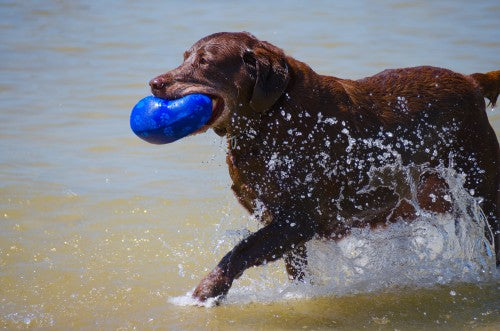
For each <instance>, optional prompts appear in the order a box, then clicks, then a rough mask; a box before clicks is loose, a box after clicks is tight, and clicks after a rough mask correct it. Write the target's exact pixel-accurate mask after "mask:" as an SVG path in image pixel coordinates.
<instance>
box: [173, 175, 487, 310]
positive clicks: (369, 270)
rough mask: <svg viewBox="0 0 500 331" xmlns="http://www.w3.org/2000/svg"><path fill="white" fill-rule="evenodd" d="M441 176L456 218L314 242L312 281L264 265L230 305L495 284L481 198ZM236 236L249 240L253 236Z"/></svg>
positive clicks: (431, 217) (241, 283)
mask: <svg viewBox="0 0 500 331" xmlns="http://www.w3.org/2000/svg"><path fill="white" fill-rule="evenodd" d="M435 170H436V171H437V172H438V173H439V174H440V175H441V176H442V177H443V178H445V179H446V181H447V184H448V185H449V187H450V193H449V194H450V199H452V200H453V201H454V211H453V213H449V214H434V213H429V212H426V211H424V210H418V211H417V212H418V214H419V216H418V217H417V219H415V220H413V221H400V222H397V223H393V224H389V225H387V226H385V227H383V228H376V229H370V228H357V229H353V230H352V233H351V235H350V236H347V237H345V238H343V239H341V240H338V241H336V242H334V241H325V240H319V239H315V240H311V241H310V242H308V243H307V245H306V246H307V251H308V266H307V273H308V275H307V280H306V282H304V283H296V282H295V283H292V282H290V281H288V279H287V278H286V275H285V272H284V270H283V271H282V269H279V271H277V270H278V269H277V268H276V267H275V266H274V265H268V266H262V267H259V268H260V269H259V271H260V274H259V276H257V277H251V276H248V275H247V273H246V274H244V275H243V277H242V278H241V279H240V280H237V281H235V282H234V284H233V287H232V288H231V290H230V291H229V293H228V295H227V297H226V298H225V301H224V302H225V303H226V304H244V303H250V302H273V301H281V300H290V299H303V298H312V297H318V296H328V295H348V294H355V293H364V292H373V291H382V290H392V289H398V288H402V287H429V286H434V285H440V284H447V283H453V282H473V283H475V282H481V281H486V280H489V279H491V278H493V277H495V273H496V266H495V256H494V253H493V252H494V251H495V250H494V248H493V246H492V244H491V243H490V242H489V241H488V238H487V237H488V233H489V230H488V229H489V227H488V223H487V221H486V217H485V216H484V214H483V212H482V210H481V208H480V207H479V203H480V198H476V197H474V196H472V195H471V192H469V191H468V190H466V189H464V187H463V184H464V182H465V177H464V176H461V175H459V174H457V173H456V172H455V171H454V170H453V169H450V168H444V167H439V168H436V169H435ZM485 229H487V231H486V233H485ZM233 232H234V231H233ZM235 233H236V234H238V236H244V234H247V233H248V230H246V229H244V230H240V231H235ZM226 234H227V231H226ZM229 237H230V238H227V239H221V240H223V241H224V240H230V241H231V242H233V243H234V241H235V238H234V235H233V236H229ZM280 267H281V266H280ZM170 302H171V303H173V304H175V305H181V306H186V305H203V306H205V307H211V306H213V305H214V304H215V303H216V300H210V301H208V302H206V303H200V302H199V301H197V300H195V299H193V298H192V297H191V292H189V293H186V295H184V296H180V297H174V298H171V299H170Z"/></svg>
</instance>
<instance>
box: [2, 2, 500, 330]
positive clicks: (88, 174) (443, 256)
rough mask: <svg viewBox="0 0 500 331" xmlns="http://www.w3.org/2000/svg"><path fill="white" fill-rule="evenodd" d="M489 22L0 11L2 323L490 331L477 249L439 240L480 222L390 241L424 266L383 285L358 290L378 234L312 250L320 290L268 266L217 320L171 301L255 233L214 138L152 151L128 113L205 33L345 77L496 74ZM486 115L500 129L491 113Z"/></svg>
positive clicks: (183, 9) (329, 13)
mask: <svg viewBox="0 0 500 331" xmlns="http://www.w3.org/2000/svg"><path fill="white" fill-rule="evenodd" d="M499 14H500V7H499V6H498V4H497V3H496V1H479V2H477V1H476V2H467V1H460V2H457V1H440V2H436V3H434V2H423V1H402V2H398V1H378V2H371V1H361V2H355V3H351V2H347V1H346V2H339V3H335V4H332V3H331V2H328V1H324V2H314V3H313V2H308V3H304V2H288V1H286V2H285V1H275V2H260V1H259V2H251V3H250V2H248V3H238V4H234V3H231V2H224V1H217V2H211V3H204V2H201V1H200V2H196V1H192V2H171V3H169V4H165V3H164V2H162V1H152V2H147V3H137V2H132V1H130V2H127V1H122V2H118V1H109V2H100V1H95V2H79V1H72V2H62V1H44V2H8V1H0V38H1V40H2V42H1V43H0V60H1V62H0V63H1V65H0V71H1V75H0V97H1V98H0V105H1V110H0V218H2V222H1V223H0V230H1V231H0V293H1V295H0V326H2V327H6V328H42V327H51V328H54V329H68V328H78V329H96V328H99V329H118V328H121V329H133V328H139V329H143V328H162V327H163V328H164V327H166V326H168V327H170V328H174V329H191V328H194V329H197V328H214V329H217V328H229V329H263V328H264V329H276V328H281V329H286V328H303V327H304V328H305V327H307V328H316V329H317V328H339V329H353V328H354V329H356V328H363V327H367V328H383V329H385V328H387V329H389V328H390V329H394V328H398V329H414V328H433V327H443V326H445V327H448V328H468V327H477V326H479V327H485V328H498V326H499V325H500V318H499V317H498V316H499V314H498V313H499V310H498V307H499V306H500V304H499V303H500V302H499V299H498V298H499V295H498V293H499V285H500V283H499V281H498V276H495V275H493V276H492V275H491V274H490V275H489V276H488V275H481V272H482V271H481V270H485V274H489V270H488V265H489V264H488V261H487V260H488V256H487V249H486V246H484V245H483V246H481V245H480V243H481V242H480V241H479V240H480V239H481V234H480V233H479V232H477V231H476V232H475V233H476V235H474V236H470V237H469V238H472V239H471V242H470V245H469V246H467V245H465V244H464V245H461V246H459V247H457V246H453V245H451V246H450V245H445V243H446V244H449V243H452V244H453V243H456V241H457V238H459V237H457V236H458V235H459V234H460V232H458V235H457V234H455V231H450V229H452V228H451V226H452V225H453V226H457V227H458V228H463V229H465V228H470V229H476V230H477V223H474V222H476V221H479V220H480V217H479V216H478V214H474V215H472V217H469V218H467V217H465V218H464V219H461V220H460V221H459V222H457V223H456V222H455V220H450V219H446V218H444V219H441V220H426V219H425V217H424V218H423V219H419V222H417V223H414V224H413V225H411V224H410V225H407V226H404V225H401V226H400V227H397V226H396V227H395V228H394V229H390V232H388V233H389V235H388V236H389V237H390V238H393V241H390V243H392V245H393V246H392V247H396V248H398V247H399V248H401V246H402V245H403V244H402V243H404V242H406V243H409V242H408V241H401V240H400V238H401V237H402V236H404V234H405V233H408V231H410V230H412V228H411V227H418V229H419V231H420V232H419V233H420V234H421V235H420V237H419V236H416V237H413V238H412V240H413V241H410V243H413V244H414V246H415V247H417V246H418V247H420V248H422V250H421V252H427V253H429V254H427V255H428V256H423V257H420V256H419V255H418V252H419V250H418V249H415V250H412V251H411V252H413V253H414V255H411V254H410V253H408V250H406V251H404V252H405V254H406V255H404V256H405V257H406V258H407V260H404V261H403V262H405V261H406V262H408V261H411V260H412V259H419V260H418V261H420V262H421V263H423V266H425V268H422V270H421V271H422V272H423V274H420V275H418V274H415V273H411V272H410V271H412V270H411V269H410V270H407V271H406V273H405V274H404V275H401V274H396V273H395V272H401V271H402V270H403V271H404V270H406V269H404V268H399V267H398V266H397V264H396V261H397V259H395V257H396V256H397V254H399V252H402V251H396V252H394V255H389V257H390V258H389V259H388V261H389V262H392V263H393V268H392V269H387V271H388V272H387V275H389V276H390V277H383V275H382V274H377V273H375V274H374V275H373V277H374V278H372V279H369V278H366V277H364V276H360V274H361V271H363V272H364V274H365V275H366V273H367V272H368V271H373V270H368V269H366V268H367V264H363V263H365V262H364V261H363V260H362V259H361V260H359V259H356V256H357V255H356V254H360V255H359V256H363V251H362V249H369V248H370V246H369V245H368V246H367V245H366V244H371V243H373V242H376V240H374V239H377V238H381V236H385V235H384V234H382V233H380V232H375V233H360V234H359V236H357V237H355V238H352V239H350V241H349V240H347V241H344V242H343V243H341V244H339V245H338V246H331V245H327V244H325V243H322V242H313V243H311V244H310V245H316V247H317V249H315V250H314V251H315V252H316V253H317V255H318V256H316V257H315V259H314V260H313V262H314V261H316V262H315V263H316V267H314V270H313V271H311V278H312V279H313V280H314V282H315V285H314V286H308V285H300V284H299V285H296V284H291V285H290V284H289V283H288V282H287V281H286V276H285V274H284V271H283V270H284V267H283V264H282V263H281V262H278V263H274V264H270V265H267V266H265V267H261V268H254V269H251V270H249V271H248V272H246V273H245V275H244V276H243V277H242V279H241V280H239V281H238V282H236V283H235V286H234V289H233V290H234V291H231V292H230V294H229V295H228V298H227V303H226V304H225V305H222V306H220V307H215V308H200V307H193V306H189V305H182V304H183V303H184V304H185V303H186V300H184V301H183V298H185V294H186V293H187V292H189V291H191V290H192V289H193V287H194V286H195V285H196V284H197V282H198V281H199V279H200V277H201V276H202V275H203V274H205V273H206V272H207V271H208V270H209V269H210V268H212V267H213V266H214V265H215V264H216V262H217V261H218V259H219V258H220V257H221V256H222V255H223V254H224V253H225V252H226V250H227V249H229V248H230V247H231V246H232V245H233V244H234V243H235V242H237V240H239V239H240V238H242V237H243V236H244V235H245V234H246V233H248V231H253V230H255V229H257V227H258V225H257V224H255V222H254V221H252V220H251V219H248V217H247V216H246V215H245V212H244V211H243V210H242V208H241V207H239V206H238V205H237V203H236V202H235V199H234V197H233V196H232V193H231V191H230V189H229V186H230V180H229V176H228V174H227V169H226V166H225V160H224V158H225V156H224V147H223V146H224V143H223V142H221V140H220V138H218V137H216V135H215V134H213V133H212V132H209V133H207V134H205V135H202V136H196V137H190V138H186V139H184V140H181V141H179V142H177V143H175V144H173V145H168V146H153V145H149V144H147V143H144V142H142V141H141V140H139V139H138V138H136V137H135V136H134V135H133V133H132V132H131V131H130V129H129V127H128V116H129V112H130V109H131V107H132V106H133V105H134V104H135V103H136V102H137V100H139V99H140V98H141V97H143V96H145V95H147V94H149V91H148V86H147V81H148V80H149V79H150V78H152V77H154V76H156V75H157V74H159V73H162V72H165V71H167V70H168V69H171V68H174V67H175V66H177V65H178V64H179V63H180V61H181V59H182V53H183V51H184V50H185V49H186V48H187V47H189V46H190V45H191V44H192V43H194V42H195V41H196V40H198V39H199V38H201V37H202V36H204V35H206V34H208V33H211V32H216V31H228V30H229V31H238V30H247V31H250V32H252V33H253V34H255V35H256V36H258V37H259V38H261V39H264V40H269V41H271V42H273V43H275V44H276V45H278V46H279V47H282V48H283V49H285V50H286V51H287V52H288V53H289V54H290V55H292V56H294V57H296V58H298V59H300V60H303V61H305V62H307V63H308V64H310V65H311V66H312V67H313V68H314V69H315V70H317V71H318V72H320V73H329V74H332V75H336V76H339V77H350V78H360V77H363V76H366V75H371V74H374V73H376V72H378V71H381V70H383V69H385V68H389V67H403V66H412V65H420V64H430V65H436V66H443V67H447V68H450V69H453V70H456V71H459V72H464V73H472V72H485V71H489V70H495V69H499V68H500V59H499V57H498V54H499V52H500V43H499V42H498V37H499V34H498V31H500V20H499ZM489 115H490V120H491V122H492V123H493V125H494V127H495V130H496V131H497V133H498V132H499V130H500V112H499V111H498V110H495V111H491V110H489ZM463 201H464V200H463ZM464 202H465V201H464ZM469 216H470V215H469ZM476 216H477V217H476ZM455 223H456V224H455ZM433 224H434V225H433ZM475 224H476V225H475ZM473 232H474V231H473ZM452 234H455V237H454V236H453V235H452ZM391 235H392V237H391ZM382 238H385V239H387V237H382ZM398 238H399V239H398ZM419 238H420V239H419ZM443 238H445V239H446V241H443ZM430 239H432V240H430ZM384 243H385V241H384ZM439 243H443V245H440V244H439ZM478 243H479V244H478ZM418 247H417V248H418ZM450 247H455V248H456V249H455V248H452V249H451V248H450ZM467 247H469V248H471V249H468V248H467ZM403 248H404V247H402V248H401V249H403ZM360 249H361V251H360ZM466 252H469V253H470V254H471V255H470V256H469V257H470V259H465V260H464V259H460V257H464V254H462V253H466ZM340 253H341V254H340ZM322 254H323V256H321V255H322ZM339 254H340V255H339ZM353 254H354V255H353ZM332 256H335V261H333V260H332ZM391 258H393V260H391ZM448 259H453V260H452V261H453V263H446V261H449V260H448ZM481 259H483V260H481ZM325 261H326V262H328V263H325ZM330 262H335V263H337V264H338V263H340V262H343V263H344V265H345V266H348V268H347V269H346V272H345V273H340V271H339V270H337V269H332V268H330V269H329V266H331V265H333V263H331V264H329V263H330ZM424 262H425V263H424ZM375 265H380V264H375ZM386 266H387V265H386ZM356 267H357V268H361V269H356ZM436 267H437V268H440V269H439V270H440V271H441V272H440V273H439V275H436V274H433V273H432V270H434V271H435V270H436V269H435V268H436ZM349 268H350V269H349ZM433 268H434V269H433ZM456 268H461V269H460V270H462V272H458V270H457V269H456ZM464 268H465V269H464ZM467 268H468V269H467ZM360 270H361V271H360ZM413 271H415V270H413ZM490 271H491V270H490ZM391 272H392V273H391ZM495 272H496V273H498V271H495V270H493V271H492V273H495ZM346 274H350V275H351V277H350V278H348V279H349V281H350V283H349V282H347V283H346V282H345V281H339V279H340V280H342V279H341V277H345V275H346ZM381 275H382V276H381ZM397 276H402V277H399V278H397ZM403 276H404V277H403ZM410 276H411V277H410ZM433 276H435V281H432V277H433ZM439 276H441V277H443V279H438V277H439ZM412 277H414V279H412ZM400 278H404V280H405V281H401V282H399V283H398V282H396V284H394V282H395V281H396V280H400ZM368 280H370V281H368ZM450 281H451V283H450ZM389 283H390V284H389ZM415 284H416V285H418V286H415ZM304 286H305V288H304Z"/></svg>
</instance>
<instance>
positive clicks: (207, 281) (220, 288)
mask: <svg viewBox="0 0 500 331" xmlns="http://www.w3.org/2000/svg"><path fill="white" fill-rule="evenodd" d="M232 283H233V280H232V279H231V278H229V277H227V276H226V275H224V273H223V271H222V269H220V268H219V267H216V268H215V269H214V270H212V271H211V272H210V273H209V274H208V275H206V276H205V278H203V279H202V280H201V282H200V284H198V286H197V287H196V289H195V290H194V292H193V298H195V299H197V300H199V301H202V302H204V301H206V300H207V299H209V298H216V297H219V298H222V297H223V296H224V295H225V294H226V293H227V291H228V290H229V288H230V287H231V284H232ZM217 301H220V300H217Z"/></svg>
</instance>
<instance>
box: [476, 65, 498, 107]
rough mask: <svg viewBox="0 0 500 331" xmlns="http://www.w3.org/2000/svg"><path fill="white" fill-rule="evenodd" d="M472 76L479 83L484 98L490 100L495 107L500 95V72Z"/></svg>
mask: <svg viewBox="0 0 500 331" xmlns="http://www.w3.org/2000/svg"><path fill="white" fill-rule="evenodd" d="M470 76H471V77H472V78H473V79H474V80H475V81H476V82H477V83H478V85H479V89H480V90H481V93H482V94H483V96H484V97H485V98H487V99H488V100H490V105H491V106H492V107H495V104H496V103H497V97H498V94H499V93H500V70H495V71H490V72H487V73H485V74H481V73H475V74H472V75H470Z"/></svg>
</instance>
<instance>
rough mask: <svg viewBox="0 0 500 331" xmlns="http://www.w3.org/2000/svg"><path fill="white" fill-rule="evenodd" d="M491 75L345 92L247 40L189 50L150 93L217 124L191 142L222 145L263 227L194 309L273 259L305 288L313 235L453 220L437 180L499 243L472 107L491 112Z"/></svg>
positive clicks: (493, 193) (427, 72) (387, 83)
mask: <svg viewBox="0 0 500 331" xmlns="http://www.w3.org/2000/svg"><path fill="white" fill-rule="evenodd" d="M498 73H499V71H495V72H490V73H487V74H473V75H471V76H467V75H462V74H459V73H455V72H452V71H450V70H447V69H442V68H435V67H428V66H427V67H417V68H404V69H394V70H385V71H383V72H381V73H379V74H377V75H375V76H371V77H367V78H364V79H360V80H356V81H354V80H348V79H340V78H336V77H331V76H322V75H318V74H317V73H315V72H314V71H313V70H312V69H311V68H310V67H309V66H307V65H306V64H305V63H302V62H300V61H297V60H296V59H294V58H292V57H290V56H287V55H285V53H284V52H283V51H282V50H281V49H279V48H277V47H275V46H273V45H271V44H269V43H267V42H263V41H259V40H258V39H256V38H255V37H253V36H252V35H250V34H248V33H218V34H214V35H211V36H208V37H205V38H203V39H201V40H200V41H198V42H197V43H196V44H194V45H193V47H191V49H190V50H189V51H187V52H186V54H185V61H184V63H183V64H182V65H181V66H179V67H178V68H176V69H174V70H172V71H170V72H168V73H166V74H163V75H160V76H158V77H156V78H155V79H153V80H152V81H151V82H150V84H151V87H152V91H153V93H154V94H155V95H156V96H158V97H163V98H177V97H180V96H183V95H186V94H189V93H195V92H196V93H205V94H207V95H210V96H211V97H212V99H213V101H214V105H216V106H215V109H214V115H213V117H212V119H211V120H210V122H209V125H207V126H206V127H205V128H204V129H203V130H201V131H204V130H206V129H208V128H209V127H211V128H213V129H214V131H215V132H216V133H217V134H219V135H226V136H227V137H228V148H229V150H228V155H227V163H228V167H229V174H230V176H231V179H232V181H233V186H232V189H233V191H234V192H235V194H236V196H237V198H238V200H239V202H240V203H241V204H242V205H243V206H244V207H245V208H246V209H247V210H248V211H249V212H250V213H255V214H256V215H257V216H258V217H259V218H260V220H261V221H262V223H263V224H264V227H263V228H262V229H260V230H259V231H257V232H255V233H253V234H252V235H250V236H249V237H247V238H245V239H244V240H243V241H242V242H240V243H239V244H238V245H237V246H236V247H235V248H234V249H233V250H231V251H230V252H229V253H228V254H227V255H226V256H225V257H224V258H223V259H222V260H221V261H220V262H219V264H218V266H217V267H216V268H215V269H214V270H213V271H212V272H211V273H210V274H209V275H208V276H207V277H205V278H204V279H203V280H202V281H201V283H200V284H199V285H198V287H197V288H196V290H195V292H194V293H193V295H194V297H196V298H198V299H200V300H205V299H206V298H209V297H215V296H219V295H223V294H225V293H226V292H227V291H228V290H229V288H230V286H231V284H232V282H233V280H234V279H236V278H237V277H239V275H241V273H243V271H244V270H245V269H247V268H249V267H251V266H257V265H260V264H262V263H264V262H265V261H273V260H276V259H279V258H282V257H284V258H285V262H286V265H287V271H288V272H289V273H290V276H291V277H292V278H296V279H300V278H302V277H303V269H302V268H300V267H298V266H299V265H302V266H303V265H305V261H306V256H307V254H306V251H305V246H304V244H305V242H307V241H308V240H309V239H311V238H312V237H313V236H321V237H324V238H339V237H341V236H344V235H348V234H349V231H350V229H351V228H352V227H359V226H380V225H381V224H382V225H383V224H386V223H387V222H394V221H397V220H399V219H401V218H405V219H410V218H412V217H414V216H415V214H416V211H417V210H418V209H422V210H427V211H431V212H439V213H444V212H453V204H452V203H450V202H449V201H448V200H446V199H444V198H443V197H444V196H445V195H446V194H447V193H448V192H447V191H448V185H447V183H446V181H445V180H444V179H443V178H442V177H441V176H440V174H439V172H437V171H436V170H435V167H452V168H453V169H455V170H456V171H457V172H458V173H463V174H465V175H467V180H466V183H465V187H466V188H467V189H474V190H475V195H476V196H479V197H482V198H483V203H482V208H483V210H484V211H485V214H486V215H487V216H488V221H489V222H490V225H491V226H492V228H493V229H494V231H496V232H497V233H498V221H497V219H498V217H499V214H498V207H497V199H498V186H499V168H498V163H499V146H498V141H497V138H496V135H495V132H494V130H493V129H492V127H491V126H490V124H489V122H488V119H487V116H486V112H485V103H484V99H483V97H488V98H490V101H491V103H495V101H496V96H497V95H498V92H499V82H500V78H499V74H498ZM415 190H416V191H417V194H416V196H415V195H414V193H413V192H414V191H415ZM496 236H497V239H498V235H496ZM497 257H498V245H497ZM298 262H302V263H298Z"/></svg>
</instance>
